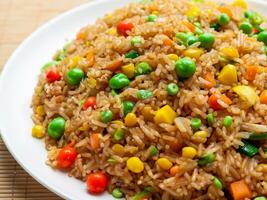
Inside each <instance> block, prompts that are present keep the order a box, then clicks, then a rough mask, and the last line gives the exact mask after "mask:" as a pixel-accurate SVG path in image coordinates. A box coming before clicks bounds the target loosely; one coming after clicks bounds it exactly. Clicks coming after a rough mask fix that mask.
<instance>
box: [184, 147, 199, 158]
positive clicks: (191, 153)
mask: <svg viewBox="0 0 267 200" xmlns="http://www.w3.org/2000/svg"><path fill="white" fill-rule="evenodd" d="M196 155H197V150H196V149H195V148H193V147H184V148H183V149H182V156H183V157H184V158H190V159H193V158H194V157H195V156H196Z"/></svg>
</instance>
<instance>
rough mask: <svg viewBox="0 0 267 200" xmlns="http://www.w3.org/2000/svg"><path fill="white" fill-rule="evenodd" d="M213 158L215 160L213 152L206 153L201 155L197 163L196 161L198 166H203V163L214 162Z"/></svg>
mask: <svg viewBox="0 0 267 200" xmlns="http://www.w3.org/2000/svg"><path fill="white" fill-rule="evenodd" d="M214 160H215V155H214V153H210V154H206V155H204V156H202V157H201V158H200V159H199V160H198V162H197V163H198V164H199V165H200V166H205V165H207V164H209V163H212V162H214Z"/></svg>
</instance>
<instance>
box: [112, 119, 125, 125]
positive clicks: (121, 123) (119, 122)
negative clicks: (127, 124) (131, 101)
mask: <svg viewBox="0 0 267 200" xmlns="http://www.w3.org/2000/svg"><path fill="white" fill-rule="evenodd" d="M112 123H113V124H117V125H119V126H122V125H123V122H122V121H121V120H114V121H112Z"/></svg>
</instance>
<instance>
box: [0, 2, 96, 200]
mask: <svg viewBox="0 0 267 200" xmlns="http://www.w3.org/2000/svg"><path fill="white" fill-rule="evenodd" d="M89 1H91V0H0V27H1V28H0V72H1V69H2V68H3V65H4V63H5V62H6V60H7V59H8V57H9V56H10V54H11V53H12V52H13V51H14V50H15V48H16V47H17V46H18V45H19V43H21V41H22V40H23V39H25V38H26V37H27V36H28V35H29V34H30V33H31V32H33V31H34V30H35V29H36V28H37V27H39V26H40V25H41V24H43V23H44V22H46V21H48V20H49V19H51V18H53V17H54V16H56V15H58V14H59V13H61V12H63V11H65V10H68V9H70V8H72V7H75V6H77V5H80V4H82V3H85V2H89ZM0 199H1V200H24V199H30V200H36V199H38V200H58V199H60V198H59V197H57V196H56V195H55V194H53V193H52V192H50V191H48V190H47V189H46V188H44V187H43V186H41V185H40V184H39V183H38V182H36V181H35V180H34V179H33V178H32V177H30V176H29V175H28V174H27V173H26V172H25V171H24V170H23V169H22V168H21V167H20V166H19V165H18V164H17V162H16V161H15V160H14V159H13V158H12V156H11V155H10V153H9V152H8V151H7V149H6V147H5V145H4V143H3V141H2V140H1V137H0Z"/></svg>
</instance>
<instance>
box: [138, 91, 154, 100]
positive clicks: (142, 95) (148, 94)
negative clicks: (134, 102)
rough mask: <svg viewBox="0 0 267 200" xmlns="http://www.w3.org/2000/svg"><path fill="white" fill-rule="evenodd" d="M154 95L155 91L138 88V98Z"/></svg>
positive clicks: (142, 98)
mask: <svg viewBox="0 0 267 200" xmlns="http://www.w3.org/2000/svg"><path fill="white" fill-rule="evenodd" d="M152 96H153V93H152V92H151V91H149V90H138V91H137V93H136V97H137V99H141V100H144V99H148V98H151V97H152Z"/></svg>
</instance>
